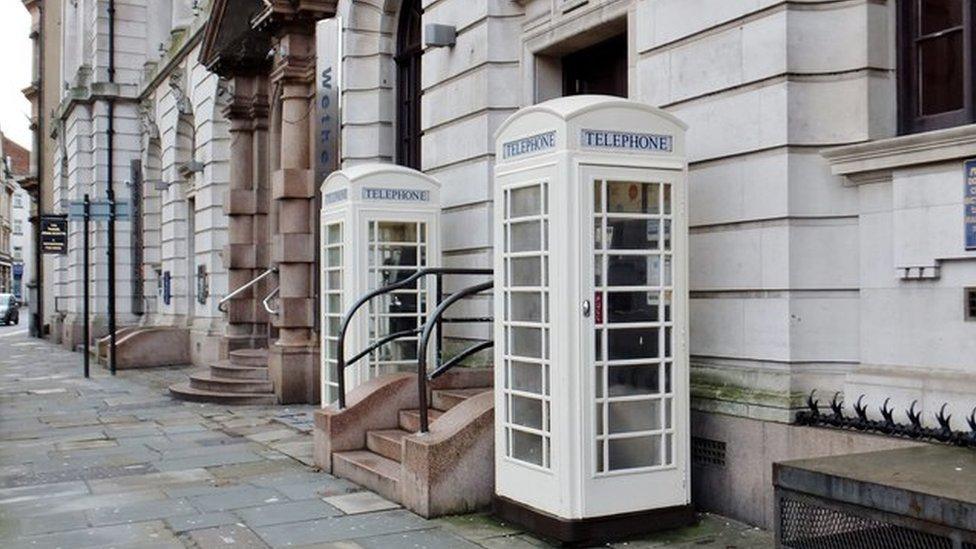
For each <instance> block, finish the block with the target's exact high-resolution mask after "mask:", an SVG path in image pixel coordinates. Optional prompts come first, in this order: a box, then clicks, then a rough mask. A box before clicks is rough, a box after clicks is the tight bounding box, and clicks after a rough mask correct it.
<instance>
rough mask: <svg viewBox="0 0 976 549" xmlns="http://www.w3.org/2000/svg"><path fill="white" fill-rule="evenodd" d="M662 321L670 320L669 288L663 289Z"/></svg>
mask: <svg viewBox="0 0 976 549" xmlns="http://www.w3.org/2000/svg"><path fill="white" fill-rule="evenodd" d="M664 321H665V322H670V321H671V290H665V291H664Z"/></svg>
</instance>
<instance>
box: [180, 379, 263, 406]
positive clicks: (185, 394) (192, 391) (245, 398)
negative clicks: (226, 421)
mask: <svg viewBox="0 0 976 549" xmlns="http://www.w3.org/2000/svg"><path fill="white" fill-rule="evenodd" d="M169 392H170V393H171V394H172V395H173V396H174V397H175V398H178V399H180V400H189V401H192V402H211V403H214V404H242V405H258V404H274V403H275V396H274V394H264V393H220V392H216V391H203V390H200V389H196V388H194V387H190V383H189V382H188V381H185V382H183V383H177V384H176V385H170V387H169Z"/></svg>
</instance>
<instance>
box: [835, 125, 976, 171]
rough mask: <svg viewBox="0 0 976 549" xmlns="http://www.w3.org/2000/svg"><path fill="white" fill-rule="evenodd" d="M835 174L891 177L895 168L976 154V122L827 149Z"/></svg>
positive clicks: (975, 155)
mask: <svg viewBox="0 0 976 549" xmlns="http://www.w3.org/2000/svg"><path fill="white" fill-rule="evenodd" d="M821 155H823V157H824V158H825V159H827V162H828V163H829V164H830V170H831V172H832V173H833V174H834V175H845V176H847V177H848V178H849V179H850V180H851V182H852V183H854V184H860V183H867V182H872V181H878V180H884V179H890V177H891V176H890V173H891V171H892V170H895V169H898V168H907V167H912V166H919V165H922V164H932V163H935V162H945V161H949V160H956V159H962V158H970V157H976V124H967V125H965V126H957V127H955V128H948V129H945V130H936V131H931V132H924V133H916V134H911V135H902V136H898V137H892V138H888V139H879V140H876V141H868V142H866V143H858V144H856V145H846V146H843V147H836V148H831V149H825V150H823V151H822V152H821Z"/></svg>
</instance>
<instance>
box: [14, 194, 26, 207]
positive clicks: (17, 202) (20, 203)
mask: <svg viewBox="0 0 976 549" xmlns="http://www.w3.org/2000/svg"><path fill="white" fill-rule="evenodd" d="M23 207H24V197H22V196H20V195H19V194H15V195H14V208H23Z"/></svg>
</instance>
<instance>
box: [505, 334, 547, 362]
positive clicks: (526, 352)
mask: <svg viewBox="0 0 976 549" xmlns="http://www.w3.org/2000/svg"><path fill="white" fill-rule="evenodd" d="M510 330H511V337H512V349H511V354H512V355H515V356H524V357H526V358H542V330H541V329H539V328H521V327H514V328H510Z"/></svg>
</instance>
